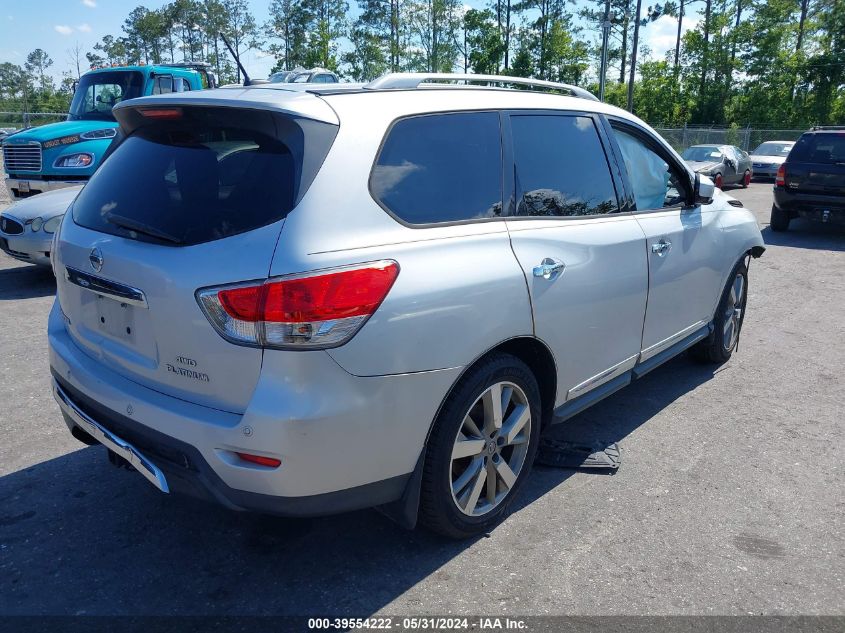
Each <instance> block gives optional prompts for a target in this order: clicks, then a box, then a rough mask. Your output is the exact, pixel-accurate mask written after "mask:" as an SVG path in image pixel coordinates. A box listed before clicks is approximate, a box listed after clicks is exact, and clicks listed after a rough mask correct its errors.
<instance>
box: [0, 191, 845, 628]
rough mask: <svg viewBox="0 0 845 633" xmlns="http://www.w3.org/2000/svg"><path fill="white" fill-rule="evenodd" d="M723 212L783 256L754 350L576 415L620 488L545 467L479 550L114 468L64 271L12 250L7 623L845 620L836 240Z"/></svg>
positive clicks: (2, 432)
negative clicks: (333, 618)
mask: <svg viewBox="0 0 845 633" xmlns="http://www.w3.org/2000/svg"><path fill="white" fill-rule="evenodd" d="M3 193H4V194H5V190H4V191H3ZM732 193H733V194H734V195H735V196H736V197H737V198H739V199H741V200H743V201H744V202H745V204H746V205H747V206H749V207H751V208H752V209H753V210H754V211H755V212H756V214H757V217H758V220H759V222H760V224H761V226H762V227H763V235H764V237H765V240H766V242H767V244H768V251H767V252H766V254H765V255H764V257H763V258H762V259H761V260H756V261H754V262H753V264H752V266H751V292H750V296H749V301H748V317H747V319H746V321H745V329H744V332H743V336H742V340H741V345H740V350H739V353H738V354H736V355H735V356H734V358H733V359H732V360H731V361H730V362H729V363H728V364H726V365H724V366H723V367H721V368H718V369H715V370H714V369H712V368H707V367H702V366H700V365H696V364H693V363H692V362H691V361H690V360H688V359H687V358H686V357H681V358H677V359H675V360H673V361H671V362H670V363H669V364H667V365H665V366H663V367H662V368H660V369H659V370H657V371H654V372H652V373H651V374H649V375H648V376H647V377H646V378H645V379H643V380H641V381H639V382H637V383H635V384H634V385H632V386H631V387H629V388H627V389H625V390H623V391H621V392H619V393H617V394H616V395H615V396H613V397H612V398H610V399H609V400H606V401H605V402H603V403H602V404H600V405H598V406H596V407H594V408H593V409H592V410H590V411H588V412H586V413H585V414H582V415H581V416H579V417H578V418H576V419H574V420H572V421H571V425H572V426H570V427H568V428H569V429H573V430H574V431H577V432H578V433H579V434H580V435H581V437H582V438H590V437H592V438H598V439H602V440H612V441H618V442H619V444H620V445H621V447H622V450H623V464H622V468H621V469H620V471H619V472H618V473H617V474H616V475H615V476H605V475H598V474H587V473H575V472H572V471H567V470H557V469H551V468H539V467H538V468H537V469H535V471H534V472H533V474H532V476H531V479H530V482H529V485H528V486H527V487H526V489H525V493H524V495H523V496H522V499H521V504H520V507H519V508H518V509H517V510H516V511H515V512H514V514H513V515H512V516H511V517H510V518H509V519H508V520H507V521H506V522H505V523H504V524H503V525H502V526H501V527H499V528H498V529H497V530H495V531H494V532H493V533H492V535H491V536H490V537H489V538H481V539H478V540H475V541H470V542H464V543H453V542H444V541H443V540H440V539H439V538H436V537H434V536H432V535H430V534H428V533H426V532H423V531H416V532H406V531H403V530H402V529H400V528H398V527H396V526H394V525H393V524H392V523H391V522H390V521H389V520H387V519H385V518H383V517H382V516H381V515H379V514H377V513H375V512H372V511H363V512H357V513H354V514H349V515H345V516H340V517H330V518H324V519H314V520H285V519H278V518H269V517H262V516H254V515H245V514H234V513H229V512H227V511H225V510H222V509H219V508H217V507H213V506H207V505H203V504H201V503H199V502H194V501H191V500H185V499H179V498H171V497H168V496H165V495H162V494H160V493H158V492H157V491H156V490H154V489H153V488H152V486H150V485H149V484H148V483H147V482H146V481H145V480H144V479H143V478H141V477H139V476H138V475H137V474H135V473H129V472H127V471H125V470H121V471H118V470H116V469H114V468H113V467H111V466H110V465H109V464H108V463H107V460H106V458H105V450H104V449H102V448H101V447H95V448H85V447H83V446H82V445H81V444H79V443H78V442H77V441H76V440H74V439H73V438H72V437H71V436H70V435H69V434H68V433H67V431H66V429H65V426H64V424H63V423H62V421H61V417H60V415H59V412H58V409H57V407H56V405H55V403H54V402H53V400H52V398H51V396H50V393H49V387H48V375H49V374H48V366H47V352H46V343H45V330H46V319H47V312H48V310H49V307H50V304H51V303H52V300H53V299H52V295H53V293H54V291H55V285H54V282H53V279H52V276H51V275H50V273H49V272H46V271H40V270H37V269H35V268H33V267H30V266H27V265H23V264H18V263H16V262H14V261H13V260H11V259H9V258H8V257H6V256H5V255H2V254H0V349H2V356H1V357H0V381H2V385H3V388H2V394H3V395H2V402H3V408H2V411H1V412H0V613H4V614H148V613H151V614H227V615H236V614H295V615H306V614H314V615H326V614H337V615H346V616H349V615H359V616H362V615H368V614H372V613H376V612H383V613H392V614H398V615H408V614H437V613H440V614H443V613H457V614H481V615H491V614H545V613H549V614H603V613H610V614H747V613H752V614H760V613H763V614H839V615H843V614H845V594H843V591H842V588H843V586H845V542H843V537H845V533H843V520H845V519H843V517H845V477H844V476H843V468H842V460H841V458H840V457H837V454H836V450H837V447H841V446H842V445H843V432H842V422H843V419H845V394H844V393H843V391H845V390H843V375H845V355H843V340H845V318H843V307H845V253H843V250H845V231H843V230H841V229H836V228H833V227H827V226H825V227H822V226H817V225H811V224H806V223H803V222H802V221H796V222H794V223H793V227H794V228H793V230H792V231H790V232H789V233H786V234H774V233H772V232H771V231H770V230H769V229H768V227H767V223H768V210H769V207H770V204H771V185H768V184H754V185H752V187H751V188H750V189H748V190H736V191H733V192H732ZM0 204H2V203H0ZM559 428H560V427H559Z"/></svg>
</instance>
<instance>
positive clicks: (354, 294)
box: [197, 260, 399, 349]
mask: <svg viewBox="0 0 845 633" xmlns="http://www.w3.org/2000/svg"><path fill="white" fill-rule="evenodd" d="M398 274H399V264H397V263H396V262H394V261H391V260H383V261H379V262H372V263H368V264H361V265H357V266H350V267H345V268H338V269H332V270H328V271H321V272H316V273H309V274H306V275H295V276H290V277H280V278H275V279H268V280H267V281H264V282H260V283H250V284H242V285H237V286H222V287H218V288H206V289H203V290H200V291H198V292H197V300H198V301H199V304H200V307H201V308H202V309H203V312H204V313H205V315H206V317H207V318H208V320H209V321H210V322H211V324H212V325H213V326H214V328H215V329H216V330H217V331H218V333H219V334H220V335H221V336H223V337H224V338H225V339H227V340H229V341H231V342H233V343H240V344H243V345H256V346H261V347H273V348H285V349H291V348H295V349H314V348H326V347H337V346H338V345H343V344H344V343H346V342H347V341H349V340H350V339H351V338H352V337H353V336H354V335H355V334H356V333H357V332H358V330H359V329H361V327H362V326H363V325H364V323H366V321H367V319H369V318H370V316H372V314H373V313H374V312H375V311H376V310H377V309H378V307H379V306H380V305H381V303H382V301H384V298H385V297H386V296H387V293H388V292H389V291H390V289H391V287H392V286H393V282H394V281H396V277H397V275H398Z"/></svg>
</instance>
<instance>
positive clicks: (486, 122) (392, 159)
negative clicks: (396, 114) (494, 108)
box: [370, 112, 502, 224]
mask: <svg viewBox="0 0 845 633" xmlns="http://www.w3.org/2000/svg"><path fill="white" fill-rule="evenodd" d="M500 138H501V135H500V132H499V115H498V114H497V113H495V112H461V113H455V114H438V115H427V116H420V117H413V118H409V119H402V120H400V121H398V122H397V123H395V124H394V125H393V127H392V128H391V129H390V132H388V136H387V139H386V140H385V141H384V145H383V146H382V149H381V152H380V153H379V156H378V159H377V160H376V164H375V166H374V167H373V171H372V174H371V176H370V191H371V192H372V195H373V197H374V198H375V199H376V201H378V202H379V203H380V204H381V205H382V206H383V207H385V208H386V209H387V210H389V211H390V212H391V213H393V214H394V215H395V216H396V217H398V218H399V219H400V220H403V221H404V222H407V223H409V224H433V223H438V222H455V221H461V220H476V219H482V218H495V217H498V216H500V215H501V213H502V150H501V140H500Z"/></svg>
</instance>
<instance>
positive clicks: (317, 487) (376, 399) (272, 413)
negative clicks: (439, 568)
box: [48, 303, 460, 514]
mask: <svg viewBox="0 0 845 633" xmlns="http://www.w3.org/2000/svg"><path fill="white" fill-rule="evenodd" d="M48 331H49V343H50V365H51V369H52V371H53V373H54V376H55V377H56V378H58V379H60V380H61V381H63V383H64V384H65V385H67V387H68V388H70V389H72V390H75V391H77V392H78V393H80V394H81V395H83V396H84V397H87V398H88V399H90V400H91V401H92V402H94V403H96V405H97V406H98V407H100V408H101V411H102V412H103V414H105V415H110V416H111V417H114V418H115V419H118V418H119V419H122V420H124V421H125V422H126V423H127V424H129V425H132V427H134V429H135V430H136V431H137V432H138V433H141V434H144V433H146V434H153V435H155V434H158V435H159V436H161V437H160V439H162V441H167V443H177V444H178V445H179V446H182V447H186V448H185V450H188V449H190V450H191V451H195V459H197V460H198V461H200V460H201V461H202V462H203V463H205V464H207V467H208V473H207V474H206V476H205V477H204V478H200V481H199V483H200V485H201V486H202V487H204V488H205V489H206V490H207V491H208V492H211V494H212V496H213V497H215V498H217V500H218V501H221V502H222V501H223V499H222V498H221V491H222V497H224V498H225V499H227V500H228V503H226V505H230V506H234V507H248V508H256V507H257V505H256V504H258V506H261V507H260V509H263V510H265V511H276V510H273V509H272V508H267V507H266V506H267V503H265V502H268V503H269V502H270V501H273V500H274V499H275V500H276V502H274V503H276V505H280V506H281V509H280V510H278V511H279V512H280V513H284V514H288V513H294V514H295V513H300V512H301V511H303V508H304V509H305V510H304V511H306V513H309V514H311V513H323V512H331V511H343V510H346V509H352V506H354V507H365V506H367V505H376V504H380V503H385V502H387V501H389V500H391V499H386V498H384V497H385V496H391V495H394V494H395V497H394V498H398V496H399V495H401V491H402V487H403V486H404V481H405V479H407V476H408V475H409V474H410V473H411V472H412V471H413V469H414V466H415V465H416V461H417V458H418V457H419V455H420V453H421V451H422V449H423V445H424V443H425V439H426V437H427V434H428V430H429V428H430V425H431V422H432V420H433V419H434V416H435V415H436V412H437V409H438V408H439V405H440V402H441V401H442V398H443V397H444V395H445V394H446V393H447V392H448V389H449V387H450V386H451V384H452V382H453V381H454V380H455V379H456V378H457V376H458V373H459V371H460V370H459V369H453V370H443V371H433V372H423V373H419V374H406V375H401V376H382V377H373V378H357V377H354V376H352V375H350V374H348V373H347V372H346V371H344V370H343V369H341V368H340V367H339V366H338V365H337V364H336V363H335V362H334V361H333V360H332V359H331V358H330V357H329V356H328V355H327V354H325V353H324V352H297V353H291V352H288V353H281V352H280V353H278V354H274V353H268V354H265V360H264V365H263V368H262V375H261V379H260V381H259V383H258V385H257V386H256V389H255V393H254V395H253V398H252V401H251V403H250V405H249V407H248V409H247V411H246V412H244V413H243V414H236V413H228V412H224V411H219V410H216V409H211V408H208V407H204V406H200V405H196V404H192V403H189V402H185V401H183V400H179V399H177V398H173V397H171V396H167V395H164V394H161V393H159V392H156V391H153V390H151V389H148V388H146V387H143V386H141V385H138V384H136V383H134V382H132V381H130V380H128V379H126V378H124V377H122V376H120V375H119V374H117V373H115V372H114V371H112V370H110V369H108V368H106V367H104V366H103V365H102V364H100V363H99V362H97V361H95V360H94V359H92V358H90V357H88V356H87V355H86V354H85V353H84V352H82V351H81V350H80V349H79V348H78V347H77V346H76V344H75V343H74V342H73V341H72V339H71V338H70V335H69V334H68V332H67V330H66V329H65V326H64V322H63V320H62V316H61V312H60V310H59V308H58V304H57V303H56V304H54V306H53V310H52V312H51V314H50V320H49V326H48ZM130 405H131V408H130ZM129 411H131V416H130V415H129V414H128V412H129ZM112 414H113V415H112ZM127 440H128V438H127ZM128 441H131V440H128ZM229 451H240V452H254V453H258V454H267V453H271V454H273V455H276V456H277V457H278V458H279V459H281V461H282V465H281V466H280V467H279V468H277V469H274V470H270V469H265V468H258V467H253V466H248V465H241V464H237V463H235V462H233V461H232V460H231V459H228V461H227V456H228V455H230V454H231V453H230V452H229ZM157 465H159V466H160V467H163V466H164V465H162V464H157ZM182 474H183V475H184V473H182ZM214 481H219V484H221V485H216V484H214ZM194 483H195V484H196V483H197V482H196V481H195V482H194ZM378 484H381V485H378ZM254 495H259V496H258V497H254ZM324 495H328V496H324ZM368 495H370V496H369V500H368ZM279 498H282V499H285V498H297V500H298V501H297V502H296V503H294V502H293V501H290V500H289V502H283V501H280V500H279ZM308 498H312V499H310V500H309V499H308ZM318 498H322V501H320V500H319V499H318ZM324 502H325V503H328V504H329V505H330V506H331V507H330V508H322V506H323V505H324ZM271 505H273V504H272V503H271ZM292 506H296V507H297V508H299V510H297V509H296V508H294V510H290V509H288V510H286V509H285V507H288V508H289V507H292ZM332 508H334V509H332Z"/></svg>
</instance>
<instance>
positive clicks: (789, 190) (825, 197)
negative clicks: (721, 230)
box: [771, 126, 845, 231]
mask: <svg viewBox="0 0 845 633" xmlns="http://www.w3.org/2000/svg"><path fill="white" fill-rule="evenodd" d="M799 216H801V217H805V218H810V219H812V220H820V221H822V222H833V223H836V224H845V126H843V127H814V128H813V129H812V130H810V131H809V132H805V133H804V134H803V135H802V136H801V138H800V139H798V142H797V143H796V144H795V147H793V148H792V150H791V151H790V152H789V156H787V157H786V161H785V162H784V163H783V164H782V165H781V166H780V168H779V169H778V172H777V177H776V178H775V202H774V204H773V205H772V217H771V227H772V230H773V231H786V230H787V229H788V228H789V221H790V220H791V219H792V218H797V217H799Z"/></svg>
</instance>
